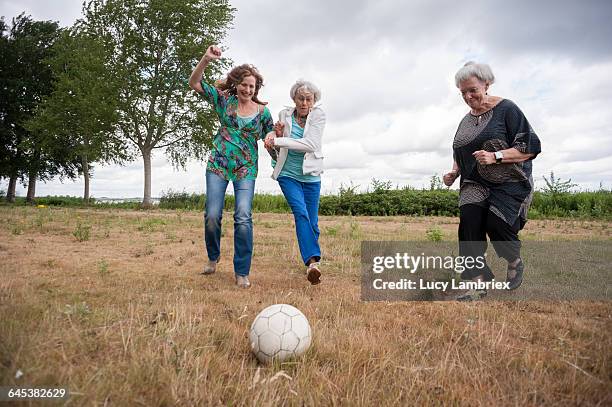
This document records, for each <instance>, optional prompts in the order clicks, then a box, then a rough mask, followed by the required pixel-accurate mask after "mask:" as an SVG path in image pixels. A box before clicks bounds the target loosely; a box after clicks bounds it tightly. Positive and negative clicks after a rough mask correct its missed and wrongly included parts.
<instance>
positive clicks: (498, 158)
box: [495, 151, 504, 164]
mask: <svg viewBox="0 0 612 407" xmlns="http://www.w3.org/2000/svg"><path fill="white" fill-rule="evenodd" d="M503 159H504V153H502V152H501V151H496V152H495V164H501V162H502V160H503Z"/></svg>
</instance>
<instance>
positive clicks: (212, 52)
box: [204, 45, 221, 60]
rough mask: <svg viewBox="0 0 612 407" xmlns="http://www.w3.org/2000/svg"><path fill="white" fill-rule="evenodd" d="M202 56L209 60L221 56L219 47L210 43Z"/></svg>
mask: <svg viewBox="0 0 612 407" xmlns="http://www.w3.org/2000/svg"><path fill="white" fill-rule="evenodd" d="M204 56H205V57H206V58H207V59H210V60H213V59H219V58H221V48H219V47H217V46H216V45H211V46H210V47H208V48H207V49H206V53H205V54H204Z"/></svg>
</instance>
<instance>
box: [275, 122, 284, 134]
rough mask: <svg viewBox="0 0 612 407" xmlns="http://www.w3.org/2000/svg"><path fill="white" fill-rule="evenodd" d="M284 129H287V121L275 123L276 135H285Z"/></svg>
mask: <svg viewBox="0 0 612 407" xmlns="http://www.w3.org/2000/svg"><path fill="white" fill-rule="evenodd" d="M284 131H285V123H282V122H276V123H275V124H274V132H275V133H276V137H283V132H284Z"/></svg>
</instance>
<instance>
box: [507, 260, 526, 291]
mask: <svg viewBox="0 0 612 407" xmlns="http://www.w3.org/2000/svg"><path fill="white" fill-rule="evenodd" d="M523 270H525V264H523V260H522V259H520V260H519V262H518V264H517V265H516V267H515V268H510V267H508V271H514V272H515V273H516V274H514V277H513V278H509V277H506V282H507V283H510V285H509V287H508V290H516V289H517V288H519V287H520V286H521V283H522V282H523Z"/></svg>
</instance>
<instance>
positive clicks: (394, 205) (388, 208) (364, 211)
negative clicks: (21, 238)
mask: <svg viewBox="0 0 612 407" xmlns="http://www.w3.org/2000/svg"><path fill="white" fill-rule="evenodd" d="M458 199H459V193H458V191H456V190H449V189H442V188H435V189H430V190H419V189H412V188H402V189H386V188H378V189H374V190H373V191H372V192H363V193H357V192H355V191H354V190H353V189H350V188H349V189H343V190H341V191H340V193H338V194H336V195H323V196H321V203H320V213H321V215H333V216H344V215H348V216H351V215H353V216H357V215H362V216H394V215H405V216H458V215H459V207H458ZM35 203H36V204H37V205H46V206H63V207H83V206H87V204H86V202H85V201H84V200H83V199H82V198H76V197H70V196H46V197H39V198H36V201H35ZM205 203H206V195H205V194H195V193H187V192H175V191H168V192H165V193H164V194H163V196H162V197H161V198H160V201H159V205H158V207H159V208H160V209H184V210H194V211H203V210H204V206H205ZM234 204H235V199H234V196H233V195H227V196H226V197H225V209H226V210H233V208H234ZM2 205H6V203H5V202H2ZM14 205H17V206H22V205H26V202H25V199H24V198H17V200H16V203H15V204H14ZM89 205H90V206H94V207H97V208H124V209H138V208H140V203H139V202H102V201H96V200H95V199H94V198H92V199H91V200H90V202H89ZM253 211H254V212H259V213H288V212H290V211H291V209H290V208H289V205H288V204H287V201H286V200H285V197H284V196H282V195H272V194H255V198H254V199H253ZM529 216H530V217H531V218H533V219H542V218H556V217H560V218H578V219H606V220H609V219H612V191H608V190H600V191H594V192H561V193H559V192H550V191H547V192H541V191H537V192H535V194H534V197H533V202H532V204H531V208H530V212H529Z"/></svg>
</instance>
